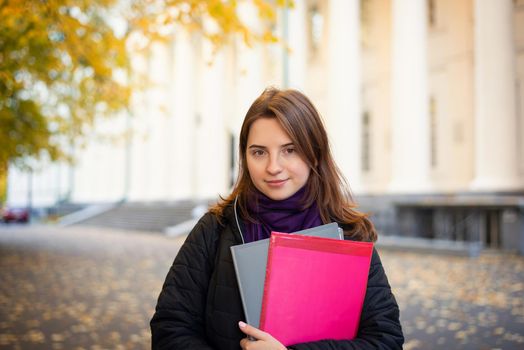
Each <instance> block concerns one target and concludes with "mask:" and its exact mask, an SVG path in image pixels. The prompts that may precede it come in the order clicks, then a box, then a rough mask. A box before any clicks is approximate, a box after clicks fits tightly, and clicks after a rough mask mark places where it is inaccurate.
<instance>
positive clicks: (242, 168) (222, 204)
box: [210, 88, 377, 241]
mask: <svg viewBox="0 0 524 350" xmlns="http://www.w3.org/2000/svg"><path fill="white" fill-rule="evenodd" d="M260 118H275V119H277V120H278V122H279V123H280V125H281V126H282V128H283V129H284V130H285V131H286V132H287V133H288V134H289V137H290V138H291V140H292V142H293V144H294V145H295V149H296V150H297V152H298V153H299V154H300V155H301V157H302V159H303V160H304V161H305V162H306V164H307V165H308V166H309V167H310V169H311V172H310V175H309V178H308V180H307V183H306V185H305V186H307V189H306V193H307V195H306V196H305V199H304V208H307V207H309V206H310V205H312V204H313V203H314V202H316V203H317V206H318V208H319V210H320V217H321V219H322V221H323V222H324V223H329V222H332V221H336V222H338V223H340V224H341V225H342V228H343V230H344V235H345V236H347V237H348V238H351V239H354V240H361V241H376V239H377V233H376V231H375V228H374V226H373V224H372V223H371V221H370V220H369V218H368V216H367V215H366V214H364V213H360V212H358V211H357V210H355V208H356V204H355V202H354V200H353V196H352V195H351V191H350V189H349V185H348V183H347V181H346V179H345V178H344V176H343V175H342V173H341V171H340V169H339V168H338V167H337V165H336V164H335V161H334V160H333V156H332V154H331V150H330V146H329V141H328V136H327V133H326V129H325V127H324V124H323V122H322V119H321V117H320V115H319V113H318V112H317V110H316V108H315V107H314V106H313V104H312V103H311V101H310V100H309V99H308V98H307V97H306V96H305V95H304V94H302V93H301V92H299V91H297V90H279V89H276V88H268V89H266V90H265V91H264V92H263V93H262V94H261V95H260V96H259V97H258V98H257V99H256V100H255V101H254V102H253V104H252V105H251V107H250V108H249V110H248V111H247V114H246V116H245V118H244V122H243V124H242V129H241V130H240V140H239V155H240V157H239V172H238V178H237V181H236V183H235V185H234V187H233V190H232V192H231V194H230V195H229V196H228V197H226V198H221V201H219V202H218V203H217V204H216V205H215V206H213V207H211V208H210V212H212V213H214V214H215V215H217V217H218V219H219V220H220V219H221V218H222V216H223V211H224V209H225V208H226V207H227V206H229V205H230V204H231V203H233V201H234V200H235V198H238V206H239V208H240V213H241V215H242V217H244V218H245V219H247V220H250V221H252V222H256V220H255V219H254V218H252V217H251V216H250V214H249V211H248V210H247V202H248V200H250V199H252V198H254V197H253V192H254V191H255V186H254V184H253V182H252V181H251V177H250V176H249V172H248V168H247V161H246V151H247V139H248V136H249V131H250V128H251V125H253V123H254V122H255V121H257V120H258V119H260ZM220 221H221V220H220Z"/></svg>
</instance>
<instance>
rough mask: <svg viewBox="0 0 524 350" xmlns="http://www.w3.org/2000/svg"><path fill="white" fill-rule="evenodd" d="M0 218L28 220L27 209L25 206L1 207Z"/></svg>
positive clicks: (6, 220)
mask: <svg viewBox="0 0 524 350" xmlns="http://www.w3.org/2000/svg"><path fill="white" fill-rule="evenodd" d="M2 220H3V221H4V222H6V223H7V222H29V209H27V208H4V209H2Z"/></svg>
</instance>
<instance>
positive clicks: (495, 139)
mask: <svg viewBox="0 0 524 350" xmlns="http://www.w3.org/2000/svg"><path fill="white" fill-rule="evenodd" d="M241 11H242V16H243V18H245V19H246V20H247V21H248V22H249V23H250V24H252V25H253V26H254V27H255V28H256V27H257V26H261V25H262V23H259V22H258V21H259V20H258V18H257V15H256V12H255V11H254V9H253V8H250V7H249V6H246V7H245V8H242V9H241ZM279 15H280V17H279V21H278V25H277V27H276V28H275V32H276V34H277V35H279V36H281V37H283V38H284V40H286V41H287V43H288V49H286V48H283V47H282V46H278V45H274V46H261V45H258V46H257V45H255V46H254V47H252V48H246V47H245V46H244V45H243V44H242V43H240V42H232V43H231V45H229V46H227V47H226V48H224V49H223V50H222V51H220V52H219V53H218V54H216V55H213V48H212V47H211V45H210V44H209V43H207V42H206V41H205V40H203V39H202V37H200V36H199V35H198V34H194V33H187V32H185V31H183V30H180V31H178V32H177V33H175V35H174V38H173V41H172V42H170V43H168V44H158V45H155V46H154V47H153V49H152V50H151V51H150V52H149V53H148V54H147V55H145V56H144V55H136V56H135V59H134V62H133V66H134V69H135V71H136V72H137V73H142V74H145V75H147V76H148V77H149V78H150V79H151V81H152V85H151V87H150V88H149V89H147V91H146V92H145V93H142V94H140V95H137V96H135V98H134V101H133V108H132V113H131V115H122V116H119V117H118V118H117V119H115V120H113V121H111V122H107V124H106V125H101V126H100V127H101V130H103V131H110V132H114V133H115V134H119V133H121V132H124V131H125V130H127V128H128V127H130V126H131V127H132V129H133V139H132V142H126V141H125V140H124V139H122V138H121V139H119V140H117V141H115V142H114V143H111V144H108V143H103V142H97V141H93V142H92V143H91V144H90V145H89V146H88V147H87V148H86V149H85V150H78V153H77V154H78V163H77V164H76V165H75V166H74V167H67V166H60V165H55V166H45V167H43V168H42V170H41V171H40V172H36V173H33V174H32V176H31V179H30V180H28V178H27V177H28V175H27V174H24V173H19V172H18V171H17V170H16V169H11V171H10V176H9V185H8V186H9V192H8V201H9V202H11V203H14V204H15V203H17V202H18V203H22V202H27V200H28V198H30V200H31V201H32V203H33V206H52V205H54V203H56V202H57V201H66V202H73V203H100V202H114V201H120V200H126V201H132V202H133V201H134V202H136V201H139V202H151V201H161V202H169V201H176V200H180V199H187V198H217V196H218V195H219V194H222V195H224V194H227V192H228V190H229V189H230V186H231V185H232V182H233V181H234V178H235V174H236V154H237V149H236V147H237V146H236V144H237V135H238V133H239V129H240V126H241V122H242V119H243V117H244V114H245V113H246V111H247V109H248V107H249V105H250V104H251V102H252V101H253V100H254V99H255V98H256V97H257V96H258V95H259V94H260V93H261V92H262V90H263V89H264V88H265V87H266V86H269V85H274V86H277V87H291V88H297V89H300V90H301V91H303V92H305V93H306V94H307V95H308V96H309V97H310V98H311V99H312V101H313V102H314V103H315V104H316V105H317V107H318V109H319V111H320V113H321V114H322V116H323V118H324V120H325V122H326V125H327V127H328V131H329V133H330V136H331V140H332V146H333V149H334V153H335V156H336V158H337V161H338V163H339V165H340V167H341V168H342V170H343V171H344V173H345V175H346V176H347V178H348V180H349V183H350V185H351V187H352V189H353V191H354V193H355V194H356V195H357V197H358V199H359V202H360V203H361V205H362V207H363V208H364V209H366V210H368V211H370V212H371V213H372V215H374V218H375V223H376V225H377V227H378V228H379V229H380V230H381V231H382V232H384V233H386V234H397V235H407V236H417V237H420V236H422V237H429V238H443V239H451V240H466V241H480V242H482V243H483V244H485V245H487V246H493V247H505V248H515V247H520V248H517V249H520V250H521V251H523V252H524V219H523V209H524V196H523V195H524V138H523V135H524V0H459V1H457V0H420V1H406V0H391V1H390V0H361V1H348V0H295V7H294V8H293V9H291V10H282V11H281V12H280V14H279ZM28 193H30V195H28Z"/></svg>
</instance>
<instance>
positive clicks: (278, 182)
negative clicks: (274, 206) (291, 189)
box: [266, 179, 288, 188]
mask: <svg viewBox="0 0 524 350" xmlns="http://www.w3.org/2000/svg"><path fill="white" fill-rule="evenodd" d="M287 180H288V179H285V180H270V181H266V183H267V185H268V186H269V187H276V188H278V187H282V186H284V184H285V183H286V182H287Z"/></svg>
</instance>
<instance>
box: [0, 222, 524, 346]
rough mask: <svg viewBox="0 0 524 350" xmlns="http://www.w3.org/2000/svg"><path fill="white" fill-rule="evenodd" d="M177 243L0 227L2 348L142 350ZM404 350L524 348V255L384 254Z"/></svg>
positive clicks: (91, 232)
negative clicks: (394, 297)
mask: <svg viewBox="0 0 524 350" xmlns="http://www.w3.org/2000/svg"><path fill="white" fill-rule="evenodd" d="M180 244H181V239H173V238H167V237H163V236H160V235H152V234H145V233H135V232H133V233H125V232H119V231H110V230H101V229H96V228H74V229H57V228H50V227H32V228H24V227H16V228H15V227H11V228H9V229H7V228H6V227H5V226H0V349H92V350H96V349H149V348H150V333H149V325H148V322H149V319H150V317H151V315H152V313H153V309H154V305H155V302H156V298H157V295H158V292H159V291H160V288H161V285H162V282H163V280H164V277H165V274H166V273H167V270H168V268H169V266H170V264H171V263H172V260H173V257H174V256H175V254H176V252H177V250H178V247H179V245H180ZM381 255H382V260H383V263H384V265H385V268H386V271H387V273H388V276H389V278H390V282H391V284H392V286H393V290H394V293H395V295H396V296H397V299H398V302H399V305H400V307H401V312H402V324H403V327H404V331H405V335H406V346H405V349H524V257H517V256H511V255H503V254H496V253H484V254H482V255H481V256H480V257H479V258H468V257H449V256H442V255H432V254H417V253H413V252H393V251H387V250H384V249H383V250H382V251H381Z"/></svg>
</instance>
